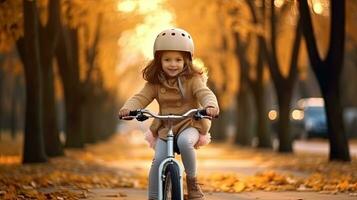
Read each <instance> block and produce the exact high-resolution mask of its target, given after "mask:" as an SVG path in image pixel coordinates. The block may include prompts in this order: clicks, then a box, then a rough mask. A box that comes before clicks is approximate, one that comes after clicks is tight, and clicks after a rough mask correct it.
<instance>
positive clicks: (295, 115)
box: [291, 109, 304, 120]
mask: <svg viewBox="0 0 357 200" xmlns="http://www.w3.org/2000/svg"><path fill="white" fill-rule="evenodd" d="M291 117H292V118H293V119H294V120H302V119H304V112H303V111H301V110H297V109H295V110H293V112H292V113H291Z"/></svg>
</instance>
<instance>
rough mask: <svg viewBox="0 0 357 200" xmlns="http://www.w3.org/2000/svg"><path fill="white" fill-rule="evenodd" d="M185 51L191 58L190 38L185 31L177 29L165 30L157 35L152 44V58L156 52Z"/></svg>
mask: <svg viewBox="0 0 357 200" xmlns="http://www.w3.org/2000/svg"><path fill="white" fill-rule="evenodd" d="M165 50H173V51H185V52H189V53H190V54H191V58H192V57H193V50H194V46H193V41H192V37H191V35H190V34H189V33H187V32H186V31H184V30H182V29H179V28H171V29H166V30H164V31H162V32H161V33H159V34H158V35H157V37H156V39H155V43H154V56H155V53H156V52H157V51H165Z"/></svg>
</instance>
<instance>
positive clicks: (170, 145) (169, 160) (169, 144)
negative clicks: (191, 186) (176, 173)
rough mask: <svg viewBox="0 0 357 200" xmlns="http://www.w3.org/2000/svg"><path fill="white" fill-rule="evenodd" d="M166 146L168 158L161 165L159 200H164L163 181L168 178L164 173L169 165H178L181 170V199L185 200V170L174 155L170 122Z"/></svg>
mask: <svg viewBox="0 0 357 200" xmlns="http://www.w3.org/2000/svg"><path fill="white" fill-rule="evenodd" d="M166 145H167V156H166V158H165V159H164V160H163V161H161V163H160V165H159V177H158V178H159V181H158V183H159V190H158V200H163V198H164V197H163V187H162V186H163V181H164V179H165V178H166V177H164V175H163V172H164V170H165V166H166V164H167V163H174V164H175V165H177V166H178V167H179V169H180V189H181V191H180V194H181V199H182V200H183V183H182V182H183V181H182V177H183V176H182V174H183V170H182V167H181V165H180V164H179V162H178V161H177V160H176V159H175V153H174V134H173V131H172V121H170V129H169V131H168V133H167V140H166Z"/></svg>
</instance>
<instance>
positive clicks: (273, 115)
mask: <svg viewBox="0 0 357 200" xmlns="http://www.w3.org/2000/svg"><path fill="white" fill-rule="evenodd" d="M268 117H269V119H270V120H272V121H273V120H276V119H277V118H278V112H277V111H276V110H271V111H269V113H268Z"/></svg>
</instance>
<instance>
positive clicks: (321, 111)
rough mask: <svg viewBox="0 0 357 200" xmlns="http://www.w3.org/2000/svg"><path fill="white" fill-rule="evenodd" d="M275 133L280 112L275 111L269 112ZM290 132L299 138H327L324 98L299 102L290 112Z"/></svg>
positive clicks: (305, 99) (295, 137)
mask: <svg viewBox="0 0 357 200" xmlns="http://www.w3.org/2000/svg"><path fill="white" fill-rule="evenodd" d="M268 118H269V120H270V121H271V127H272V130H273V132H275V133H276V132H277V119H278V112H277V110H275V109H273V110H270V111H269V112H268ZM290 122H291V126H290V132H291V134H292V137H293V138H294V139H297V138H302V139H305V138H313V137H323V138H327V119H326V113H325V107H324V101H323V99H322V98H304V99H300V100H298V101H297V103H296V105H295V106H294V108H293V110H292V111H291V112H290Z"/></svg>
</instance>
